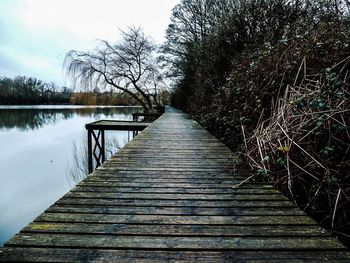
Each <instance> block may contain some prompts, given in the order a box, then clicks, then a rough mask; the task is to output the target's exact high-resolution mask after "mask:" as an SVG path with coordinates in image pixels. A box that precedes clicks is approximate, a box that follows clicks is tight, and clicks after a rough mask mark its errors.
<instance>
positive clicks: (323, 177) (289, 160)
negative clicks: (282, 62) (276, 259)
mask: <svg viewBox="0 0 350 263" xmlns="http://www.w3.org/2000/svg"><path fill="white" fill-rule="evenodd" d="M349 63H350V57H348V58H346V59H345V60H343V61H341V62H340V63H338V64H336V65H334V66H333V67H331V68H327V69H326V70H325V71H324V72H320V73H318V74H308V71H310V70H309V69H308V68H307V60H306V59H304V60H303V61H302V63H301V65H300V68H299V72H298V74H297V76H296V77H295V82H294V84H293V85H292V86H287V87H286V88H285V92H284V94H280V96H279V98H278V100H277V103H275V104H273V105H275V106H273V109H272V111H273V116H272V117H271V118H270V119H267V120H261V121H260V122H259V124H258V126H257V128H256V130H255V132H254V134H253V135H252V136H251V137H250V138H245V142H244V146H243V148H244V149H243V150H242V153H243V154H244V155H245V156H246V159H247V160H248V162H249V164H250V166H251V167H252V168H253V169H255V170H256V171H257V174H258V175H259V176H261V177H262V178H264V179H265V180H268V181H270V182H273V183H274V184H275V186H276V187H278V188H279V189H281V190H282V191H283V192H285V193H286V194H287V195H288V196H289V197H290V198H291V199H292V200H295V201H296V202H297V203H298V205H300V206H301V207H302V208H303V209H304V210H306V211H309V212H311V215H313V216H314V217H315V218H316V219H317V220H319V222H320V223H321V224H323V225H324V226H326V227H328V228H329V229H331V230H333V231H334V232H336V233H339V232H341V233H344V234H347V235H349V234H350V231H349V230H350V227H349V219H350V218H349V216H350V215H349V211H350V192H349V191H350V154H349V150H350V130H349V124H350V108H349V95H350V93H349V91H350V89H349V84H350V83H349V77H350V76H349V71H348V70H349ZM242 130H243V131H244V127H242ZM243 134H244V133H243Z"/></svg>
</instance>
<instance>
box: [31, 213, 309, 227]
mask: <svg viewBox="0 0 350 263" xmlns="http://www.w3.org/2000/svg"><path fill="white" fill-rule="evenodd" d="M35 221H36V222H40V221H43V222H85V223H94V222H99V223H111V224H122V223H128V224H131V223H132V224H186V225H196V224H202V225H204V224H207V225H274V224H278V225H316V223H315V221H313V220H312V219H310V218H308V217H306V216H185V215H181V216H179V215H176V216H175V215H111V214H102V215H101V214H78V213H49V212H45V213H43V214H41V215H40V216H39V217H37V218H36V219H35Z"/></svg>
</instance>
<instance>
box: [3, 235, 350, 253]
mask: <svg viewBox="0 0 350 263" xmlns="http://www.w3.org/2000/svg"><path fill="white" fill-rule="evenodd" d="M6 245H7V246H8V245H11V246H36V247H48V246H50V247H67V248H68V247H71V248H73V247H76V248H85V247H93V248H112V249H116V248H121V249H192V250H196V249H209V250H225V249H236V250H253V249H256V248H257V247H259V248H260V249H262V250H265V249H268V250H275V251H278V250H281V249H282V250H283V249H291V250H299V249H300V250H305V249H323V250H327V249H331V250H340V251H342V250H345V249H346V248H345V247H344V245H342V244H341V243H339V242H338V241H337V240H335V239H334V238H330V237H292V238H290V237H246V238H245V237H173V236H164V237H151V236H118V237H117V238H115V237H113V236H108V235H74V234H59V235H58V234H43V233H23V234H18V235H15V236H14V237H13V238H11V239H10V240H9V241H8V243H7V244H6Z"/></svg>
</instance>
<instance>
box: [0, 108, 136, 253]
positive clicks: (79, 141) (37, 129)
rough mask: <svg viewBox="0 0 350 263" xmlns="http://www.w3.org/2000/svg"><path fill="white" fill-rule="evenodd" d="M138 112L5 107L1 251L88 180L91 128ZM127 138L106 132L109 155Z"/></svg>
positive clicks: (0, 134) (0, 113)
mask: <svg viewBox="0 0 350 263" xmlns="http://www.w3.org/2000/svg"><path fill="white" fill-rule="evenodd" d="M138 111H140V110H139V108H137V107H81V106H0V145H1V148H0V180H1V181H0V246H2V245H3V244H4V242H6V241H7V240H8V239H9V238H10V237H11V236H12V235H14V234H15V233H17V232H18V231H19V230H20V229H21V228H23V227H24V226H25V225H27V224H28V223H29V222H31V221H32V220H33V219H34V218H36V217H37V216H38V215H39V214H40V213H41V212H43V211H44V210H45V209H46V208H48V207H49V206H50V205H51V204H53V203H54V202H55V201H56V200H57V199H59V198H60V197H62V196H63V195H64V194H65V193H66V192H68V191H69V190H70V189H71V188H72V187H74V186H75V185H76V183H77V182H78V181H79V180H81V179H82V178H83V177H84V175H83V173H84V172H85V171H87V164H86V154H87V150H86V141H87V134H86V130H85V127H84V125H85V124H86V123H89V122H93V121H95V120H100V119H106V120H112V119H114V120H132V113H134V112H138ZM128 137H130V136H129V134H128V132H123V131H109V132H106V139H108V141H109V150H108V153H107V154H109V155H111V154H112V153H113V152H115V151H117V150H118V147H122V146H123V145H125V143H127V142H128ZM106 144H107V142H106ZM117 144H118V147H117Z"/></svg>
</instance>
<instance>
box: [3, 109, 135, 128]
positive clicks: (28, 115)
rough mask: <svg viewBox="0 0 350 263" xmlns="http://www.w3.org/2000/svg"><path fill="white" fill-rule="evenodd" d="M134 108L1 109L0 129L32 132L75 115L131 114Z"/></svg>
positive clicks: (94, 116)
mask: <svg viewBox="0 0 350 263" xmlns="http://www.w3.org/2000/svg"><path fill="white" fill-rule="evenodd" d="M136 111H137V108H134V107H120V108H119V107H118V108H116V107H111V108H109V107H103V108H93V107H89V108H65V109H45V108H44V109H41V108H1V109H0V129H13V128H17V129H19V130H23V131H26V130H33V129H38V128H41V127H43V126H44V125H47V124H53V123H55V122H57V121H58V120H67V119H70V118H72V117H73V116H74V115H75V114H76V115H79V116H89V117H93V118H98V116H99V115H104V117H106V116H107V117H108V116H110V117H111V116H113V115H115V114H125V115H128V114H132V113H133V112H136Z"/></svg>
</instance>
